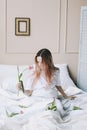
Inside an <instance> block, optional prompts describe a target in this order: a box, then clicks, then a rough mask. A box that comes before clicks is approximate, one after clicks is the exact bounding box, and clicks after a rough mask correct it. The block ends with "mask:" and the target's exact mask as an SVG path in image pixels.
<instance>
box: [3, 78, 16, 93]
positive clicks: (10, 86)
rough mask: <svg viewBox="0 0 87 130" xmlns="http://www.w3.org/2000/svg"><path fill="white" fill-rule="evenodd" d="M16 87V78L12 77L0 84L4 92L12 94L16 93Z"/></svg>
mask: <svg viewBox="0 0 87 130" xmlns="http://www.w3.org/2000/svg"><path fill="white" fill-rule="evenodd" d="M16 85H17V78H13V77H9V78H6V79H4V80H3V82H2V88H3V89H4V90H8V91H10V92H13V93H17V92H18V90H17V88H16Z"/></svg>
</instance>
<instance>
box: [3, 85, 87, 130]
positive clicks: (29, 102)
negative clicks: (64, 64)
mask: <svg viewBox="0 0 87 130" xmlns="http://www.w3.org/2000/svg"><path fill="white" fill-rule="evenodd" d="M71 92H73V93H72V94H75V95H76V99H74V100H64V99H62V100H61V99H60V100H61V102H60V100H59V99H55V104H56V106H57V110H56V111H53V110H46V107H47V105H48V104H49V103H50V102H52V101H53V99H54V98H53V97H51V96H52V95H51V94H52V93H51V91H48V92H47V93H46V96H45V97H44V96H43V95H44V90H41V93H40V92H39V93H34V94H33V96H31V97H27V96H25V95H24V94H23V93H21V92H20V93H19V96H18V95H17V94H14V93H11V92H10V91H6V90H4V89H2V88H0V130H87V93H84V92H81V91H80V90H79V89H77V88H75V87H70V88H68V90H67V91H66V93H67V94H68V95H70V94H71ZM50 95H51V96H50ZM48 97H49V98H48ZM74 106H77V107H80V108H81V110H73V107H74ZM63 108H64V109H65V110H64V109H63ZM12 113H15V114H16V115H14V116H12V117H10V116H8V115H11V114H12Z"/></svg>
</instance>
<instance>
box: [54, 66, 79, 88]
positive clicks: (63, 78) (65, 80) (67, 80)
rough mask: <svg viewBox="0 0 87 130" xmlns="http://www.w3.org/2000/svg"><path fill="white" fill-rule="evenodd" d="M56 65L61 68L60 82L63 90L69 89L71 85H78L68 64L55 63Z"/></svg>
mask: <svg viewBox="0 0 87 130" xmlns="http://www.w3.org/2000/svg"><path fill="white" fill-rule="evenodd" d="M55 66H56V67H58V68H59V69H60V82H61V87H62V88H63V90H66V89H68V87H69V86H72V87H76V85H75V84H74V82H73V80H72V79H71V77H70V75H69V72H68V68H67V64H55Z"/></svg>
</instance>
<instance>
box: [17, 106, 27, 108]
mask: <svg viewBox="0 0 87 130" xmlns="http://www.w3.org/2000/svg"><path fill="white" fill-rule="evenodd" d="M18 106H19V107H21V108H28V106H24V105H18Z"/></svg>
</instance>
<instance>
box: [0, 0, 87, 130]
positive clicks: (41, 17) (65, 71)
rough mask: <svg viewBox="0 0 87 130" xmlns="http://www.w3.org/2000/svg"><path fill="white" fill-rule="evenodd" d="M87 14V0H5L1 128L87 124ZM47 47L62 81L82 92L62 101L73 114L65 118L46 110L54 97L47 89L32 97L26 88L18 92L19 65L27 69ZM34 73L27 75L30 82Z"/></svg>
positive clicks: (56, 129)
mask: <svg viewBox="0 0 87 130" xmlns="http://www.w3.org/2000/svg"><path fill="white" fill-rule="evenodd" d="M86 18H87V0H0V104H2V105H0V130H18V129H21V130H34V129H35V130H37V129H39V130H43V129H44V130H63V129H64V130H77V128H78V129H79V130H82V129H84V130H87V124H86V120H87V98H86V97H87V80H86V73H87V65H86V64H87V62H86V61H87V45H86V41H87V38H86V37H87V36H86V34H87V20H86ZM41 48H48V49H50V50H51V52H52V56H53V60H54V63H55V65H56V66H57V67H59V68H60V80H61V86H62V87H63V89H64V90H65V92H66V93H67V94H68V95H75V96H76V97H77V98H76V99H75V100H71V101H70V102H68V100H64V102H62V103H63V105H64V107H65V108H69V114H70V116H65V115H64V118H63V119H64V120H61V119H60V116H59V113H57V112H54V111H51V112H49V111H44V112H42V110H43V108H42V107H44V106H45V107H46V105H47V104H49V103H50V102H52V100H53V98H48V97H44V98H42V95H43V94H44V92H43V94H42V95H40V93H39V94H37V95H34V96H35V97H36V99H35V97H33V98H30V97H29V100H30V102H28V97H26V96H25V95H24V94H23V93H21V92H20V93H19V95H20V96H17V93H18V92H17V90H16V88H15V86H16V83H17V66H19V67H20V69H21V71H23V69H25V68H26V67H29V66H30V67H31V66H33V64H34V56H35V54H36V52H37V51H38V50H39V49H41ZM28 73H29V74H30V70H29V72H28V71H26V72H25V73H24V75H23V77H22V78H23V83H24V86H26V81H27V78H28V75H29V74H28ZM48 95H49V93H47V96H48ZM25 100H26V101H25ZM5 101H6V102H5ZM37 102H38V103H37ZM38 105H39V106H38ZM56 105H57V104H56ZM40 106H41V107H40ZM39 107H40V108H39ZM75 107H76V111H75V110H74V108H75ZM35 108H36V113H37V114H35V115H34V116H31V115H33V112H34V109H35ZM38 109H39V110H40V111H38ZM31 110H32V112H31ZM41 112H42V113H41ZM9 113H10V114H13V115H12V117H11V116H10V114H9ZM16 113H17V115H16ZM20 113H22V114H20ZM29 114H30V115H29ZM38 115H39V116H38ZM57 115H58V116H57ZM28 116H30V120H29V119H28ZM51 118H52V120H50V119H51ZM35 119H37V121H36V120H35ZM39 120H40V123H39ZM14 124H15V127H14V128H13V127H12V126H13V125H14ZM44 124H45V125H44ZM73 124H75V125H73Z"/></svg>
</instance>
